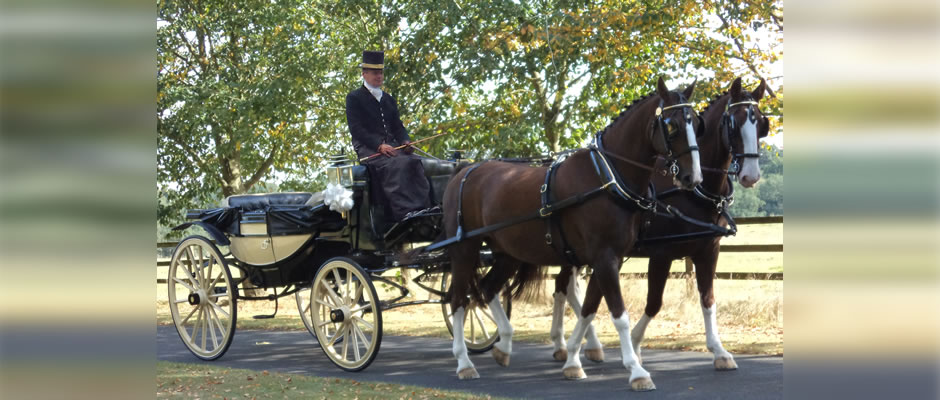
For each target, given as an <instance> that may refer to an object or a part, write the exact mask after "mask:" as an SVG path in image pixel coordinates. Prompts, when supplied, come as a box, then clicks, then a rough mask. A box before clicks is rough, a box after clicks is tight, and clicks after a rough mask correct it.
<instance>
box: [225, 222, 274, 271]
mask: <svg viewBox="0 0 940 400" xmlns="http://www.w3.org/2000/svg"><path fill="white" fill-rule="evenodd" d="M239 225H240V226H239V228H240V231H241V236H239V237H234V238H232V244H231V246H229V249H230V250H231V251H232V255H234V256H235V258H237V259H239V260H241V261H242V262H245V263H248V264H252V265H259V266H260V265H268V264H273V263H274V260H275V259H274V244H273V242H272V241H271V235H270V234H269V233H268V224H267V221H266V220H265V212H264V210H258V211H246V212H243V213H242V219H241V223H240V224H239Z"/></svg>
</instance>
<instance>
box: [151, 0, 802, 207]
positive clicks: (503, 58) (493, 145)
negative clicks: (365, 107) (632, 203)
mask: <svg viewBox="0 0 940 400" xmlns="http://www.w3.org/2000/svg"><path fill="white" fill-rule="evenodd" d="M158 9H159V14H158V34H157V36H158V37H157V51H158V59H157V63H158V77H157V81H158V82H157V90H158V93H157V114H158V124H157V125H158V126H157V129H158V134H159V135H158V141H159V143H158V146H159V147H158V189H159V191H160V195H161V196H162V197H163V198H164V200H165V201H163V202H161V205H160V208H159V218H160V221H161V222H163V223H168V222H169V221H171V220H174V219H178V218H179V216H180V215H181V213H182V210H183V209H185V208H189V207H205V206H206V205H207V204H208V202H209V201H210V200H211V199H213V198H217V197H224V196H228V195H232V194H239V193H246V192H251V191H253V190H259V189H258V188H257V185H258V184H259V183H260V182H263V181H265V180H267V181H269V182H271V183H274V184H277V185H279V186H280V187H281V188H290V189H294V190H298V189H300V190H311V189H313V188H315V183H314V182H316V181H317V180H318V179H321V178H320V177H319V175H318V173H319V170H320V162H321V160H322V157H324V156H327V155H329V154H333V153H337V152H339V151H342V150H344V149H346V150H348V149H349V139H348V132H347V129H346V124H345V114H344V98H345V95H346V93H348V92H349V91H350V90H352V89H353V88H355V87H356V86H357V85H358V84H359V82H360V78H359V71H358V69H357V68H356V67H355V65H356V64H357V63H358V61H359V56H360V54H361V51H362V50H385V51H386V64H387V69H386V75H387V80H386V82H387V83H386V91H388V92H389V93H391V94H393V95H394V96H395V97H396V99H397V100H398V101H399V106H400V108H401V110H402V117H403V120H404V122H405V124H406V127H407V128H408V129H409V130H410V131H411V133H412V136H413V138H414V139H420V138H423V137H428V136H430V135H432V134H435V133H438V132H451V133H452V134H451V135H449V136H446V137H444V138H442V139H440V140H437V141H435V142H433V143H430V144H429V147H430V150H431V151H432V152H433V153H436V154H443V150H444V149H447V148H463V149H469V150H476V151H477V154H478V155H480V156H528V155H534V154H538V153H543V152H547V151H558V150H562V149H568V148H574V147H578V146H581V145H582V144H583V143H584V142H585V140H586V139H587V138H589V137H590V135H591V134H593V133H594V132H596V131H598V130H600V129H602V128H603V127H604V126H605V125H606V124H607V122H608V121H609V120H610V118H613V117H616V115H617V114H618V113H619V112H620V110H622V109H623V108H624V107H625V106H626V105H627V104H629V103H630V102H631V101H633V100H635V99H637V98H639V97H641V96H643V95H645V94H647V93H648V92H650V91H652V89H653V86H652V82H654V81H655V78H656V77H657V76H660V75H664V76H667V77H671V78H675V79H679V80H682V81H685V82H691V80H692V79H694V78H700V80H699V85H698V86H697V87H698V89H697V92H699V93H704V94H705V95H704V96H701V95H700V97H701V98H702V99H705V98H707V97H708V95H714V94H717V93H719V92H720V91H721V90H722V89H723V85H726V84H727V82H730V81H731V80H732V79H733V78H734V77H737V76H749V77H752V79H749V80H748V81H749V82H756V81H757V79H758V78H760V77H765V78H772V77H769V76H768V73H769V72H768V65H769V64H770V63H773V62H774V61H776V60H777V59H778V58H779V57H780V55H781V51H780V48H779V45H780V43H779V42H780V41H782V29H783V27H782V2H780V1H769V2H732V1H724V0H722V1H714V0H698V1H696V0H678V1H674V2H669V3H668V4H664V2H662V1H660V0H644V1H635V2H620V1H608V0H602V1H586V0H543V1H533V0H498V1H493V2H484V3H470V2H467V1H466V0H455V1H446V2H438V1H432V0H414V1H408V2H402V1H398V0H381V1H380V0H310V1H300V0H284V1H280V0H279V1H275V2H267V1H266V2H262V1H258V0H247V1H245V2H240V3H238V4H237V5H235V4H233V3H230V2H224V1H219V0H192V1H185V2H184V1H177V0H160V1H159V2H158ZM756 37H762V38H763V37H769V38H770V39H769V41H768V40H754V38H756ZM780 89H781V88H779V87H777V88H776V90H777V97H776V98H772V99H766V100H764V101H763V102H762V103H764V105H763V107H766V111H767V112H768V113H771V114H775V115H777V116H778V118H774V119H773V120H772V131H773V130H776V127H777V126H778V125H779V123H780V122H781V121H782V117H780V115H782V113H781V110H782V90H780Z"/></svg>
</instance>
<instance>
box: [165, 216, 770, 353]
mask: <svg viewBox="0 0 940 400" xmlns="http://www.w3.org/2000/svg"><path fill="white" fill-rule="evenodd" d="M782 242H783V226H782V224H774V225H743V226H740V227H739V234H738V236H737V237H732V238H726V239H724V240H723V241H722V243H723V244H775V243H782ZM684 268H685V264H684V262H683V261H676V262H674V263H673V267H672V270H673V271H682V270H684ZM622 271H623V272H641V271H646V259H630V260H627V261H626V263H625V264H624V267H623V269H622ZM718 271H719V272H782V271H783V254H782V253H726V254H723V255H722V256H721V259H720V260H719V264H718ZM387 274H388V275H390V276H393V275H394V271H390V272H388V273H387ZM157 276H158V278H166V268H158V271H157ZM646 285H647V283H646V280H645V279H623V280H622V281H621V287H622V290H623V293H624V297H625V301H626V303H627V309H628V311H629V313H630V319H631V321H632V322H635V321H637V319H638V318H639V317H640V315H642V312H643V307H644V306H645V301H646V300H645V299H646ZM432 286H435V285H432ZM582 287H583V286H582ZM553 288H554V283H553V282H552V281H546V283H545V290H544V293H545V295H544V296H543V298H542V299H540V300H536V301H532V302H531V303H522V302H518V301H517V302H514V303H513V305H512V322H513V327H514V328H515V336H514V340H523V341H529V342H537V343H550V339H549V336H548V331H549V327H550V325H551V319H552V316H551V312H552V310H551V301H550V295H551V291H552V290H553ZM377 290H379V291H380V293H379V297H380V298H383V299H388V298H392V297H394V295H393V293H392V292H388V291H386V292H385V293H382V287H381V285H379V286H378V287H377ZM416 296H417V297H416V298H415V299H419V300H423V299H427V298H428V294H427V293H425V292H418V293H417V294H416ZM156 297H157V298H156V300H157V301H156V311H157V323H158V324H172V321H171V319H170V316H169V309H168V307H167V301H166V298H167V294H166V285H164V284H157V292H156ZM715 297H716V299H717V303H718V324H719V332H720V334H721V338H722V342H723V343H724V345H725V348H726V349H727V350H728V351H731V352H732V353H750V354H775V355H777V354H783V282H782V281H759V280H717V281H716V282H715ZM663 304H664V305H663V309H662V311H660V313H659V315H657V317H656V318H655V319H654V320H653V322H651V323H650V325H649V327H648V329H647V334H646V340H645V342H644V347H648V348H659V349H681V350H692V351H707V350H706V349H705V330H704V325H703V317H702V310H701V306H700V305H699V300H698V292H697V290H696V289H695V281H694V280H686V279H672V280H670V281H669V282H668V283H667V285H666V294H665V298H664V302H663ZM238 308H239V310H238V315H239V320H238V329H278V330H304V329H305V328H304V325H303V323H302V322H301V320H300V316H299V314H298V311H297V304H296V302H295V300H294V297H293V296H289V297H285V298H281V299H280V300H279V305H278V313H277V317H276V318H274V319H260V320H257V319H253V318H251V316H252V315H260V314H270V313H273V312H274V302H268V301H251V302H249V301H241V302H239V304H238ZM382 319H383V325H384V332H385V334H390V335H411V336H432V337H445V338H449V337H450V333H449V332H448V331H447V328H446V326H445V324H444V317H443V313H442V310H441V306H440V305H437V304H427V305H419V306H408V307H402V308H397V309H394V310H389V311H386V312H383V314H382ZM594 321H595V322H594V324H595V327H596V329H597V332H598V336H599V337H600V338H601V340H602V341H603V342H604V345H605V346H607V347H619V342H618V339H617V333H616V331H615V330H614V327H613V324H612V323H611V322H610V316H609V314H608V312H607V307H606V305H605V304H603V303H602V304H601V307H600V309H599V311H598V315H597V317H596V318H595V320H594ZM574 323H575V318H574V315H573V313H572V312H571V310H570V309H569V310H568V312H567V317H566V319H565V331H566V334H570V332H571V329H573V327H574Z"/></svg>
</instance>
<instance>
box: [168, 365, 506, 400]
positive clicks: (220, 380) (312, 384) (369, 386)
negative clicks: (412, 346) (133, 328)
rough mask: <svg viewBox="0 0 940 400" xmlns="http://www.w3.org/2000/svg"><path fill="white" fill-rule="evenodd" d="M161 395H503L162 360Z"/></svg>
mask: <svg viewBox="0 0 940 400" xmlns="http://www.w3.org/2000/svg"><path fill="white" fill-rule="evenodd" d="M156 384H157V393H156V394H157V395H156V397H157V398H158V399H163V398H172V399H234V398H239V399H363V400H365V399H396V400H397V399H439V398H445V399H502V398H501V397H491V396H489V395H479V394H473V393H466V392H457V391H450V390H440V389H434V388H423V387H418V386H409V385H399V384H394V383H379V382H361V381H356V380H352V379H342V378H323V377H316V376H305V375H291V374H282V373H277V372H268V371H260V372H259V371H252V370H246V369H234V368H225V367H215V366H209V365H205V364H188V363H171V362H165V361H158V362H157V382H156Z"/></svg>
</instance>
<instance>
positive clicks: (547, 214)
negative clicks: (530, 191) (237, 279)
mask: <svg viewBox="0 0 940 400" xmlns="http://www.w3.org/2000/svg"><path fill="white" fill-rule="evenodd" d="M551 208H552V206H551V204H549V205H547V206H545V207H542V208H540V209H539V216H541V217H542V218H545V217H547V216H549V215H552V210H550V209H551ZM545 210H548V211H547V212H546V211H545Z"/></svg>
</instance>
